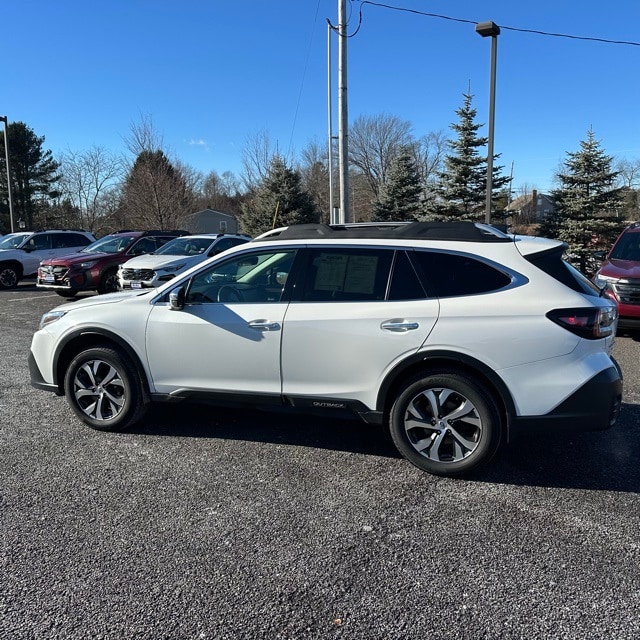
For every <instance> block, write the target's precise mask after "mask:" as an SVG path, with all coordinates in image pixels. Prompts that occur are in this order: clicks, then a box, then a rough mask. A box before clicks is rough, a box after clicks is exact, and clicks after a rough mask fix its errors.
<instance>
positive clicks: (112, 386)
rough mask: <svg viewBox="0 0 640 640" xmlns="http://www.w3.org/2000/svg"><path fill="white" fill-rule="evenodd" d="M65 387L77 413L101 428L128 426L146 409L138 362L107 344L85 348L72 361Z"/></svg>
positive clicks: (90, 423) (123, 427)
mask: <svg viewBox="0 0 640 640" xmlns="http://www.w3.org/2000/svg"><path fill="white" fill-rule="evenodd" d="M64 390H65V394H66V396H67V401H68V402H69V404H70V405H71V408H72V409H73V411H74V413H75V414H76V415H77V416H78V417H79V418H80V420H82V421H83V422H84V423H85V424H87V425H89V426H90V427H91V428H92V429H97V430H99V431H120V430H123V429H126V428H127V427H130V426H131V425H133V424H134V423H136V422H137V421H138V420H140V419H141V418H142V416H143V415H144V413H145V410H146V405H145V403H144V402H143V399H144V398H143V392H142V385H141V383H140V378H139V376H138V372H137V370H136V367H135V365H134V364H133V362H131V360H130V359H129V358H128V357H127V356H126V355H125V354H124V353H121V352H120V351H117V350H116V349H113V348H112V347H110V346H107V345H100V346H97V347H92V348H91V349H87V350H86V351H82V352H81V353H79V354H78V355H77V356H76V357H75V358H74V359H73V360H72V361H71V364H70V365H69V368H68V369H67V372H66V375H65V378H64Z"/></svg>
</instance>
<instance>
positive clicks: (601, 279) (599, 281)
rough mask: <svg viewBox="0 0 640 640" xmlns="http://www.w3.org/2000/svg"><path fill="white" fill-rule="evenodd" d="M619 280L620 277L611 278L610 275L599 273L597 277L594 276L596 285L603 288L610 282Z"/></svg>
mask: <svg viewBox="0 0 640 640" xmlns="http://www.w3.org/2000/svg"><path fill="white" fill-rule="evenodd" d="M618 280H620V278H611V277H610V276H602V275H600V274H598V273H596V275H595V277H594V278H593V282H594V283H595V285H596V286H597V287H600V288H601V289H604V287H606V286H607V285H608V284H611V283H613V282H618Z"/></svg>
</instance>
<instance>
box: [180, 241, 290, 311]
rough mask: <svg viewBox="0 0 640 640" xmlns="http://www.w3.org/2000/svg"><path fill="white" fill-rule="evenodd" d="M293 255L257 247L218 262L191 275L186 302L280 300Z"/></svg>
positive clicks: (285, 251)
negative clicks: (261, 249)
mask: <svg viewBox="0 0 640 640" xmlns="http://www.w3.org/2000/svg"><path fill="white" fill-rule="evenodd" d="M295 255H296V251H295V250H293V249H290V250H270V251H256V252H251V253H243V254H242V255H239V256H238V255H236V256H234V257H233V258H231V259H229V260H225V261H223V262H218V263H216V264H215V265H211V266H210V267H208V268H207V269H205V270H204V271H201V272H199V273H198V274H197V275H195V276H194V277H193V278H192V280H191V283H190V285H189V287H188V290H187V294H186V298H185V302H186V303H187V304H190V303H191V304H198V303H210V302H223V303H234V302H252V303H256V302H280V300H281V299H282V294H283V292H284V286H285V284H286V282H287V278H288V276H289V272H290V271H291V266H292V264H293V259H294V258H295Z"/></svg>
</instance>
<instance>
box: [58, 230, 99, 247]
mask: <svg viewBox="0 0 640 640" xmlns="http://www.w3.org/2000/svg"><path fill="white" fill-rule="evenodd" d="M52 240H53V248H54V249H65V248H66V247H84V246H86V245H88V244H89V242H91V241H90V240H89V239H88V238H87V237H86V236H83V235H81V234H79V233H55V234H52Z"/></svg>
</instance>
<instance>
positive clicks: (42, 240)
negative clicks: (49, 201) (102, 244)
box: [0, 229, 95, 289]
mask: <svg viewBox="0 0 640 640" xmlns="http://www.w3.org/2000/svg"><path fill="white" fill-rule="evenodd" d="M94 241H95V237H94V236H93V234H91V233H89V232H87V231H82V230H81V229H48V230H46V231H19V232H17V233H9V234H7V235H6V236H2V239H1V240H0V288H2V289H11V288H13V287H15V286H16V285H17V284H18V282H20V280H22V279H23V278H28V277H32V276H35V275H36V272H37V271H38V265H39V264H40V261H41V260H47V259H50V258H54V257H56V256H62V255H65V254H67V253H71V252H72V251H78V250H80V249H82V247H86V246H87V245H88V244H90V243H91V242H94Z"/></svg>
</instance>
